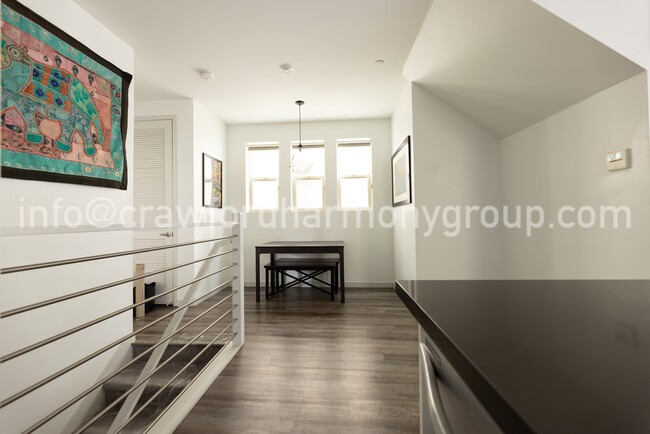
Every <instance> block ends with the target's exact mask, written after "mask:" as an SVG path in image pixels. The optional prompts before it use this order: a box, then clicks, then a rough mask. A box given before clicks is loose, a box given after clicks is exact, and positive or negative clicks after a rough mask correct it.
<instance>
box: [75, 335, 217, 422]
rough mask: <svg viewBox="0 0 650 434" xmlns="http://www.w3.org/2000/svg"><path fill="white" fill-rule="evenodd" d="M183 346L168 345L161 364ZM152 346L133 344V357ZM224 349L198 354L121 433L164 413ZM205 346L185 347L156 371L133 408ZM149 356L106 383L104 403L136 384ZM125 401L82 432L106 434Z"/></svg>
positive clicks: (147, 398) (149, 396) (210, 348)
mask: <svg viewBox="0 0 650 434" xmlns="http://www.w3.org/2000/svg"><path fill="white" fill-rule="evenodd" d="M183 345H184V344H179V343H170V344H169V346H168V347H167V349H166V350H165V352H164V353H163V358H162V359H161V362H163V361H165V360H167V359H168V358H169V357H170V356H171V355H173V354H174V353H175V352H176V351H178V350H179V349H180V348H181V347H182V346H183ZM150 347H151V344H148V343H143V342H137V343H134V344H133V352H134V356H137V355H140V354H142V352H144V351H145V350H146V349H148V348H150ZM222 347H223V345H221V344H214V345H211V346H210V347H209V348H208V349H207V350H206V351H205V352H204V353H203V354H201V355H200V356H199V357H198V358H197V359H196V360H195V361H194V362H193V363H192V364H191V365H190V366H188V367H187V369H185V370H184V371H183V373H182V374H181V375H179V376H178V378H176V379H175V380H174V381H173V382H172V383H171V384H170V385H169V386H167V387H166V388H165V390H164V391H163V392H162V393H161V394H160V395H158V396H157V397H156V398H155V399H154V400H153V401H152V402H151V403H150V404H149V405H147V407H145V409H144V410H143V411H142V413H140V414H139V415H138V416H137V417H136V418H135V419H134V420H133V421H132V422H130V423H129V425H127V426H126V427H125V429H124V430H123V431H122V432H124V433H137V432H142V431H143V430H144V428H146V427H147V426H148V425H149V424H150V423H151V422H153V421H154V420H155V418H156V417H157V416H158V414H160V412H161V411H162V410H164V409H165V408H166V407H167V406H168V405H169V404H170V403H171V402H172V401H173V400H174V398H176V396H178V394H179V393H180V392H181V391H182V390H183V389H184V388H185V387H187V385H188V384H189V382H190V381H191V380H192V379H193V378H194V377H195V376H196V375H197V374H198V373H199V371H201V369H203V367H205V366H206V365H207V364H208V363H209V362H210V360H212V358H213V357H214V356H215V355H216V354H217V353H218V352H219V350H220V349H221V348H222ZM204 348H205V344H193V345H188V347H187V348H185V349H184V350H182V352H181V353H180V354H179V355H178V356H176V357H175V358H174V359H173V360H172V361H170V362H169V363H168V364H167V365H165V366H163V367H162V368H161V369H160V370H159V371H158V372H156V373H155V374H154V375H153V376H152V377H151V378H150V379H149V381H148V382H147V385H146V386H145V389H144V391H143V393H142V395H141V396H140V398H139V399H138V403H137V404H136V407H135V408H136V409H139V408H140V407H141V406H142V404H144V403H145V402H146V401H148V400H149V399H150V398H151V397H152V396H153V395H154V394H155V393H156V392H158V391H159V390H160V389H161V388H162V386H164V385H165V384H166V383H167V382H168V381H169V380H171V379H172V378H173V377H174V376H175V375H176V374H177V373H178V372H179V371H180V370H181V368H183V367H184V366H185V365H186V364H187V363H188V362H189V361H190V360H191V359H192V358H193V357H195V356H196V355H197V354H198V353H199V352H200V351H201V350H202V349H204ZM147 359H148V357H147V356H145V357H143V359H142V360H138V361H137V362H136V363H134V364H133V365H132V366H129V367H128V368H126V369H125V370H123V371H122V372H120V373H119V374H117V375H116V376H115V377H113V378H111V379H110V380H109V381H107V382H106V383H105V384H104V386H103V389H104V394H105V403H106V404H110V403H111V402H113V401H114V400H115V399H117V398H118V397H119V396H121V395H122V394H123V393H124V392H126V391H127V390H129V389H130V388H131V387H133V385H134V384H135V383H136V381H137V378H138V377H139V376H140V373H141V372H142V369H143V368H144V366H145V365H146V363H147ZM123 402H124V400H122V402H120V403H119V404H117V405H116V406H115V407H113V408H112V409H111V410H110V411H108V412H107V413H106V414H105V415H104V416H102V417H101V418H100V419H99V420H98V421H97V422H95V423H94V424H92V425H91V426H90V427H88V428H87V429H86V430H84V433H87V434H95V433H106V432H107V430H108V428H109V427H110V426H111V424H112V423H113V419H114V418H115V416H116V415H117V413H118V411H119V409H120V407H121V406H122V404H123Z"/></svg>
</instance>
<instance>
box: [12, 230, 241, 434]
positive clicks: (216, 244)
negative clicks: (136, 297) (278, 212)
mask: <svg viewBox="0 0 650 434" xmlns="http://www.w3.org/2000/svg"><path fill="white" fill-rule="evenodd" d="M228 227H231V228H232V231H231V234H230V235H227V236H220V237H210V238H207V239H201V240H195V241H190V242H182V243H175V244H172V245H164V246H156V247H147V248H141V249H131V250H123V251H118V252H112V253H106V254H100V255H90V256H82V257H76V258H70V259H62V260H56V261H48V262H40V263H34V264H28V265H20V266H13V267H5V268H2V269H0V275H9V274H14V273H27V272H30V271H35V270H42V269H45V268H52V267H64V266H66V265H70V264H79V263H86V262H93V261H101V260H104V259H110V258H117V257H120V256H130V255H136V254H139V253H146V252H153V251H158V250H166V249H178V248H181V247H186V246H195V245H198V244H204V243H212V247H211V250H210V252H209V254H208V255H206V256H204V257H202V258H200V259H194V260H192V261H187V262H183V263H179V264H175V265H172V266H168V267H164V268H162V269H158V270H155V271H151V272H146V273H144V274H142V273H137V274H135V275H133V276H131V277H128V278H124V279H119V280H115V281H112V282H108V283H105V284H102V285H98V286H94V287H91V288H86V289H84V290H81V291H75V292H72V293H69V294H65V295H62V296H57V297H52V298H49V299H47V300H43V301H38V302H34V303H29V304H26V305H24V306H20V307H16V308H13V309H8V310H4V311H1V312H0V320H2V319H6V318H9V317H14V316H17V315H24V314H28V313H30V312H32V311H35V310H38V309H41V308H44V307H47V306H51V305H54V304H58V303H64V302H67V301H70V300H74V299H76V298H78V297H83V296H86V295H89V294H94V293H99V292H101V291H104V290H106V289H108V288H114V287H116V286H119V285H122V284H126V283H130V282H133V283H135V282H136V281H137V280H139V279H144V278H146V277H150V276H154V275H156V274H160V273H165V272H168V271H172V270H177V269H179V268H182V267H187V266H190V265H193V264H198V263H201V268H200V270H199V271H198V273H197V274H196V276H195V277H194V278H193V279H192V280H190V281H188V282H185V283H183V284H181V285H178V286H176V287H174V288H172V289H169V290H167V291H164V292H162V293H160V294H156V295H154V296H152V297H148V298H145V299H144V300H141V301H137V302H135V303H133V304H129V305H127V306H124V307H122V308H120V309H117V310H115V311H113V312H110V313H108V314H106V315H102V316H99V317H97V318H94V319H92V320H90V321H87V322H85V323H83V324H80V325H77V326H75V327H72V328H70V329H68V330H66V331H63V332H60V333H57V334H54V335H52V336H49V337H47V338H45V339H42V340H40V341H38V342H35V343H33V344H30V345H27V346H25V347H23V348H20V349H18V350H14V351H12V352H10V353H8V354H3V355H2V356H0V364H3V363H7V362H9V361H12V360H20V357H22V356H25V355H26V354H28V353H30V352H32V351H34V350H37V349H39V348H42V347H45V346H47V345H49V344H52V343H54V342H56V341H58V340H60V339H63V338H66V337H68V336H71V335H73V334H75V333H79V332H81V331H83V330H86V329H88V328H90V327H92V326H94V325H96V324H99V323H102V322H103V321H106V320H108V319H111V318H114V317H116V316H118V315H120V314H123V313H125V312H128V311H131V310H133V309H134V308H136V307H139V306H143V305H144V304H145V303H149V302H151V301H153V300H155V299H158V298H161V297H164V296H166V295H169V294H173V293H176V292H177V291H179V290H180V289H183V288H187V291H186V294H185V296H184V297H182V298H181V299H180V301H178V302H177V305H178V306H177V307H175V308H174V309H172V310H171V311H170V312H168V313H166V314H164V315H162V316H161V317H160V318H158V319H156V320H155V321H152V322H149V323H147V324H146V325H145V326H143V327H141V328H139V329H138V330H136V331H133V332H131V333H127V334H125V335H124V336H122V337H120V338H119V339H116V340H114V341H113V342H111V343H109V344H108V345H105V346H103V347H101V348H99V349H98V350H96V351H94V352H92V353H90V354H88V355H86V356H84V357H82V358H80V359H79V360H77V361H76V362H74V363H71V364H69V365H68V366H66V367H64V368H62V369H59V370H58V371H57V372H55V373H53V374H51V375H48V376H47V377H45V378H42V379H41V380H39V381H36V382H34V383H33V384H31V385H29V386H28V387H25V388H23V389H22V390H20V391H17V392H15V393H13V394H11V395H10V396H7V397H4V398H2V399H1V400H0V410H2V409H6V408H8V407H10V406H11V405H12V404H14V403H17V402H19V401H20V400H21V399H24V398H25V397H26V396H27V395H29V394H32V393H34V392H36V391H39V389H41V388H42V387H43V386H45V385H47V384H49V383H51V382H53V381H55V380H57V379H58V378H60V377H61V376H63V375H65V374H68V373H74V371H75V370H76V369H79V368H80V367H82V365H84V364H85V363H87V362H89V361H90V360H93V359H95V358H97V357H98V356H100V355H102V354H104V353H106V352H107V351H109V350H111V349H114V348H116V347H117V346H119V345H121V344H124V343H131V342H133V341H134V340H135V338H136V337H137V336H138V335H139V334H141V333H142V332H144V331H146V330H149V329H151V328H152V327H154V326H156V325H158V324H160V323H161V322H162V321H165V320H167V319H170V321H169V323H168V325H167V327H166V329H165V331H164V333H163V334H162V336H161V337H160V339H159V340H158V342H156V343H154V344H153V345H152V346H151V347H150V348H148V349H146V350H145V351H143V352H142V353H141V354H139V355H137V356H136V357H134V358H132V359H131V360H130V361H128V362H127V363H125V364H122V365H121V366H120V367H119V368H117V369H115V370H113V371H112V372H110V373H108V374H106V375H103V376H99V375H98V377H99V379H98V380H97V381H96V382H95V383H94V384H93V385H92V386H90V387H88V388H86V389H85V390H83V391H81V392H79V393H78V394H77V395H76V396H74V397H73V398H72V399H70V400H67V401H66V402H62V403H60V405H59V406H58V407H57V408H56V409H55V410H53V411H51V412H49V413H48V414H47V415H45V416H43V417H40V418H39V419H38V420H35V421H29V423H30V425H29V426H28V427H27V428H25V429H24V431H22V432H24V433H31V432H34V431H36V430H38V429H42V428H45V429H47V424H48V423H49V422H50V421H52V420H53V419H54V418H56V417H58V416H60V415H62V414H63V413H64V412H66V411H70V410H71V409H72V408H73V407H75V406H76V407H79V403H81V402H82V400H83V399H84V398H87V397H89V396H90V395H91V394H93V392H97V391H98V390H100V388H101V387H102V386H103V385H104V384H106V383H107V382H108V381H109V380H111V379H112V378H114V377H115V376H117V375H118V374H119V373H121V372H123V371H124V370H125V369H127V368H129V367H132V366H133V365H134V364H136V363H137V362H138V361H141V360H145V357H147V356H148V359H147V362H146V364H145V367H144V368H143V370H142V372H141V373H140V375H139V376H138V379H137V380H136V382H135V384H134V385H133V386H132V387H131V388H130V389H129V390H127V391H126V392H124V393H123V394H122V395H121V396H119V397H118V398H116V399H115V400H113V402H111V403H110V404H108V405H106V406H105V407H104V408H103V410H101V411H99V412H98V413H96V414H94V416H92V417H89V418H85V419H86V420H85V422H83V423H81V424H80V425H79V424H78V423H75V422H71V423H72V425H71V423H70V422H69V423H68V424H67V425H66V427H65V429H64V431H65V432H75V433H80V432H82V431H84V430H85V429H87V428H88V427H90V426H91V425H92V424H93V423H94V422H96V421H97V420H99V419H100V418H101V417H102V416H103V415H104V414H106V413H107V412H108V411H109V410H111V409H112V408H114V407H117V406H118V405H119V404H120V403H121V408H120V410H119V412H118V414H117V416H116V417H115V418H114V420H113V422H112V425H111V426H110V428H109V429H108V431H107V432H108V433H110V434H113V433H117V432H120V431H122V430H123V429H124V428H125V427H126V426H127V425H128V424H129V423H130V422H131V421H132V420H133V419H134V418H135V417H137V416H138V415H139V414H140V413H141V412H142V411H143V410H144V409H145V408H146V406H147V405H148V404H150V403H151V402H152V401H153V400H154V399H155V398H156V397H158V396H159V395H160V394H161V393H162V392H163V391H164V390H165V388H166V387H168V386H169V385H171V384H172V383H173V381H174V380H176V379H177V378H178V377H179V376H180V375H181V374H182V373H183V372H184V371H186V369H187V368H188V367H190V366H192V364H193V363H194V362H195V361H196V360H197V359H198V358H199V357H200V356H201V355H203V354H204V353H205V352H206V351H207V350H208V349H209V348H211V347H212V346H213V344H215V343H217V342H218V343H219V344H221V345H222V347H221V348H220V349H219V351H218V353H217V354H216V355H215V356H214V357H213V358H212V360H211V361H210V362H208V364H206V366H205V367H204V368H203V369H202V370H201V371H200V372H199V373H198V374H197V375H196V376H194V377H193V378H192V379H191V380H190V381H189V383H188V384H187V385H186V386H185V388H184V389H183V390H182V391H181V392H180V393H179V394H178V395H177V396H176V397H175V398H174V399H173V401H172V402H171V403H169V405H168V406H167V407H166V408H164V409H162V410H161V411H160V412H159V414H157V416H156V418H155V420H153V421H151V422H150V423H149V425H148V426H147V427H146V429H145V432H148V431H149V430H151V429H152V428H154V427H156V426H159V427H160V426H162V427H164V428H163V429H164V430H165V431H167V430H169V431H170V432H171V430H173V429H174V428H175V426H176V425H174V424H178V423H179V422H180V421H181V420H182V419H183V418H184V416H185V415H186V414H187V412H189V410H190V409H191V407H192V406H193V405H194V403H195V402H196V401H198V399H199V398H200V395H201V394H202V393H203V392H204V391H205V390H206V389H207V387H208V386H209V384H211V383H212V381H213V380H214V379H215V378H216V375H218V374H219V372H221V370H222V369H223V367H225V365H227V363H228V362H229V361H230V360H231V359H232V357H234V355H235V354H236V353H237V351H238V350H239V349H240V348H241V346H242V345H243V343H244V316H243V315H244V297H243V295H244V290H243V289H244V285H243V278H242V275H243V249H242V231H241V226H240V224H239V223H238V222H232V223H229V224H228ZM158 229H159V228H158ZM222 257H230V258H231V261H230V264H229V265H226V266H223V267H221V268H219V269H217V270H213V269H212V268H213V265H214V262H215V260H217V259H218V258H222ZM228 271H229V272H230V278H229V279H227V280H226V281H224V282H222V283H221V284H219V285H217V286H215V287H214V288H211V289H209V290H208V291H207V292H205V293H203V294H201V295H198V291H199V287H200V285H201V283H203V281H204V280H205V279H208V278H210V277H212V276H216V275H220V274H222V273H226V272H228ZM226 288H230V293H229V294H227V295H225V296H222V295H221V294H220V293H221V292H222V291H223V290H225V289H226ZM217 294H219V295H220V299H219V300H217V301H216V302H214V303H212V304H211V305H210V306H209V307H208V308H207V309H205V310H204V311H203V312H201V313H200V314H198V315H197V316H195V317H194V318H192V319H191V320H190V321H188V322H187V323H186V324H184V325H182V326H181V321H182V319H183V317H184V316H185V314H186V312H187V310H188V308H189V307H190V306H195V305H197V303H202V302H205V301H206V300H208V299H210V298H213V297H215V296H216V295H217ZM227 302H230V303H231V307H230V308H229V309H227V310H226V311H225V313H223V314H222V315H220V316H219V317H218V318H217V319H216V320H214V321H212V322H211V323H210V324H209V325H208V326H207V327H205V328H203V329H202V330H201V331H200V332H199V333H198V334H196V335H195V336H194V337H193V338H191V339H190V340H189V342H187V343H185V345H183V346H182V347H181V348H180V349H179V350H177V351H175V352H174V354H172V355H171V356H169V357H167V358H166V359H165V360H164V361H163V362H162V363H161V359H162V357H163V354H164V353H165V350H166V349H167V347H168V345H169V343H170V342H171V340H172V338H174V337H175V336H179V335H180V333H181V332H183V331H185V330H187V329H188V328H189V327H190V326H191V325H193V324H195V323H197V322H198V321H199V320H201V319H204V317H205V318H207V315H208V314H209V313H211V312H213V311H215V309H217V308H218V307H220V306H222V305H224V304H225V303H227ZM200 306H201V308H203V306H204V305H203V304H201V305H200ZM229 317H230V318H229ZM224 320H226V321H228V320H229V323H228V324H227V325H226V326H225V327H224V328H223V329H221V330H220V331H219V332H218V333H216V336H215V337H214V338H213V339H211V341H210V342H209V343H208V344H206V345H204V347H203V349H201V350H200V351H199V353H198V354H196V355H195V356H194V357H193V358H192V359H191V360H190V361H189V362H187V363H185V365H184V366H183V367H181V369H180V370H179V372H178V373H177V374H176V375H174V376H173V377H172V378H171V379H170V380H169V381H168V382H167V383H166V384H165V385H164V386H163V387H161V388H160V389H159V390H158V391H157V392H156V393H155V394H154V395H153V396H152V397H150V398H149V399H148V400H147V401H146V402H145V403H143V404H142V405H140V407H139V408H137V409H136V405H137V403H138V401H139V399H140V398H141V395H142V393H143V391H144V390H145V387H146V386H147V383H148V382H149V380H150V379H151V377H152V376H153V375H155V374H156V373H157V372H159V371H160V370H161V369H162V368H163V367H165V366H167V365H169V364H170V362H172V361H173V360H174V358H175V357H177V356H178V355H179V354H181V353H182V351H183V350H184V349H186V348H187V347H188V346H189V345H192V344H194V343H195V342H196V341H197V340H198V339H199V338H201V337H203V336H204V335H205V334H206V333H208V332H209V331H210V330H211V329H212V328H213V327H215V326H216V325H217V324H219V323H220V322H222V321H224ZM228 331H231V336H230V337H228V339H227V340H226V341H225V342H223V341H220V339H221V338H222V337H223V336H224V335H225V334H226V333H227V332H228ZM201 345H203V344H201ZM208 371H210V372H209V375H208V376H206V375H205V374H206V372H208ZM199 383H203V384H200V385H199V386H198V387H195V386H196V385H197V384H199ZM192 388H194V389H192ZM188 391H190V393H185V392H188ZM189 395H192V396H189ZM88 416H90V415H88ZM162 421H164V424H161V422H162ZM157 424H159V425H157ZM73 425H77V426H73Z"/></svg>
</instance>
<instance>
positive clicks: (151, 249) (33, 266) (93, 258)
mask: <svg viewBox="0 0 650 434" xmlns="http://www.w3.org/2000/svg"><path fill="white" fill-rule="evenodd" d="M235 237H237V235H229V236H227V237H217V238H210V239H207V240H199V241H187V242H185V243H176V244H170V245H167V246H157V247H144V248H142V249H132V250H123V251H121V252H115V253H104V254H101V255H91V256H81V257H78V258H71V259H62V260H60V261H50V262H40V263H37V264H28V265H19V266H16V267H7V268H2V269H0V274H11V273H18V272H22V271H31V270H39V269H41V268H50V267H58V266H61V265H70V264H78V263H80V262H89V261H97V260H100V259H110V258H117V257H120V256H127V255H137V254H138V253H147V252H155V251H157V250H166V249H173V248H176V247H184V246H192V245H195V244H202V243H209V242H211V241H223V240H230V239H233V238H235Z"/></svg>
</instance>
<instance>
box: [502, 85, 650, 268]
mask: <svg viewBox="0 0 650 434" xmlns="http://www.w3.org/2000/svg"><path fill="white" fill-rule="evenodd" d="M646 95H647V73H642V74H639V75H637V76H636V77H633V78H631V79H629V80H626V81H624V82H623V83H620V84H618V85H616V86H614V87H612V88H610V89H607V90H605V91H603V92H600V93H598V94H596V95H594V96H592V97H591V98H588V99H586V100H584V101H582V102H580V103H578V104H576V105H574V106H573V107H570V108H568V109H566V110H564V111H562V112H559V113H557V114H555V115H553V116H551V117H550V118H548V119H546V120H545V121H542V122H540V123H538V124H536V125H533V126H532V127H530V128H527V129H525V130H523V131H521V132H519V133H517V134H514V135H513V136H511V137H508V138H507V139H504V140H503V142H502V148H501V149H502V150H501V155H502V168H503V195H504V203H505V204H507V205H509V206H515V205H539V206H542V207H544V209H545V214H546V218H547V222H548V223H549V224H554V225H555V228H554V229H549V228H544V229H541V230H539V231H535V232H534V233H533V234H532V236H531V237H527V236H526V234H525V233H523V232H522V231H513V230H508V231H506V237H505V241H506V244H505V246H506V273H507V276H508V277H509V278H525V279H647V278H649V277H650V268H648V258H649V257H650V224H649V222H650V147H649V145H648V144H649V142H648V105H647V99H646ZM623 148H631V149H632V167H631V168H630V169H627V170H621V171H617V172H608V171H607V170H606V168H605V154H606V153H607V152H611V151H616V150H620V149H623ZM563 206H572V207H574V208H575V209H579V208H580V207H582V206H590V207H592V208H594V209H595V210H596V213H597V219H598V220H600V208H601V207H603V206H613V207H628V208H629V210H630V215H631V227H630V228H629V229H626V228H625V214H620V217H621V219H620V222H619V225H620V228H619V229H615V228H613V227H612V225H613V219H612V217H611V215H610V216H609V217H607V218H606V220H605V222H604V224H605V227H604V228H600V227H599V226H600V222H598V223H597V226H596V227H592V228H580V227H578V224H576V226H575V227H573V228H570V229H563V228H561V227H559V225H558V224H557V223H558V222H557V218H556V216H557V212H558V211H559V210H560V208H561V207H563ZM585 215H586V217H585V219H586V220H587V221H588V219H589V218H588V214H585ZM577 218H578V213H577V212H569V213H567V214H566V215H565V218H564V219H565V220H568V221H569V222H572V223H579V221H578V220H577Z"/></svg>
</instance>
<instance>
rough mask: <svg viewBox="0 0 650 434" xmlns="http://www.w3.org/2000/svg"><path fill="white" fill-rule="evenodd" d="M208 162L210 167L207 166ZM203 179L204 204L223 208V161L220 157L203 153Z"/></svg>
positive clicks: (209, 206)
mask: <svg viewBox="0 0 650 434" xmlns="http://www.w3.org/2000/svg"><path fill="white" fill-rule="evenodd" d="M208 164H209V165H210V167H209V168H208V167H206V166H207V165H208ZM214 169H216V170H214ZM202 181H203V182H202V184H203V206H204V207H208V208H222V207H223V162H222V161H221V160H219V159H218V158H214V157H211V156H209V155H208V154H206V153H203V170H202ZM208 193H209V194H208Z"/></svg>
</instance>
